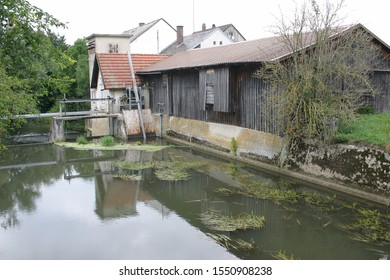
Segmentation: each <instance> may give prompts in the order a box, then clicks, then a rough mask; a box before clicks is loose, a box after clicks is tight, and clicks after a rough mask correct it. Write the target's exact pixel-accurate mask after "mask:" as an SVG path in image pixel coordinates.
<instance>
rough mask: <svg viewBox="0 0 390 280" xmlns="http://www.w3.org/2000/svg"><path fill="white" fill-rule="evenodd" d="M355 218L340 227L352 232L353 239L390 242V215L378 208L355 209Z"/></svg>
mask: <svg viewBox="0 0 390 280" xmlns="http://www.w3.org/2000/svg"><path fill="white" fill-rule="evenodd" d="M355 211H356V216H355V220H354V221H353V223H351V224H347V225H343V226H342V227H343V228H344V229H346V230H348V231H350V232H351V233H352V234H353V239H355V240H358V241H362V242H367V243H371V242H378V243H384V244H390V215H386V214H382V213H381V212H380V211H379V210H378V209H366V208H360V209H356V210H355Z"/></svg>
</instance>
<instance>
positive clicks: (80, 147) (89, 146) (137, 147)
mask: <svg viewBox="0 0 390 280" xmlns="http://www.w3.org/2000/svg"><path fill="white" fill-rule="evenodd" d="M55 144H56V145H58V146H61V147H65V148H73V149H76V150H103V151H104V150H108V151H114V150H137V151H147V152H158V151H161V150H163V149H166V148H170V147H171V146H158V145H132V144H126V143H117V144H115V145H114V146H108V147H104V146H102V145H101V144H96V143H88V144H78V143H74V142H55Z"/></svg>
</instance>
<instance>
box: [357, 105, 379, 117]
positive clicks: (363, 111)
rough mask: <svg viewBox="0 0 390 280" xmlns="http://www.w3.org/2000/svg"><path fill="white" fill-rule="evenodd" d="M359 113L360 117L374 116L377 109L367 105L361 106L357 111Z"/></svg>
mask: <svg viewBox="0 0 390 280" xmlns="http://www.w3.org/2000/svg"><path fill="white" fill-rule="evenodd" d="M357 113H358V114H359V115H372V114H375V108H374V107H372V106H367V105H364V106H360V107H359V108H358V109H357Z"/></svg>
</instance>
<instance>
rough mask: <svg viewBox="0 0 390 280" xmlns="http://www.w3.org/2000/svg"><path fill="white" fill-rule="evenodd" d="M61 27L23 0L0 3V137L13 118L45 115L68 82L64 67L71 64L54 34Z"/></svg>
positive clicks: (58, 22) (61, 25) (18, 121)
mask: <svg viewBox="0 0 390 280" xmlns="http://www.w3.org/2000/svg"><path fill="white" fill-rule="evenodd" d="M65 27H66V26H65V24H63V23H61V22H60V21H58V20H57V19H55V18H54V17H53V16H51V15H50V14H48V13H46V12H44V11H43V10H41V9H39V8H37V7H35V6H32V5H31V4H30V3H29V2H28V1H25V0H2V1H1V4H0V116H1V118H0V137H5V136H7V135H8V133H9V131H10V130H11V129H12V128H13V127H14V125H15V124H19V123H20V122H21V121H22V120H20V119H19V120H12V121H11V120H10V119H5V117H10V116H11V115H13V114H23V113H29V112H33V111H34V110H35V109H36V108H37V109H38V110H39V111H41V112H45V111H47V110H48V109H50V107H52V106H53V105H54V104H55V103H56V100H57V99H58V97H59V96H61V95H65V94H66V93H67V92H68V91H69V88H70V86H71V84H72V82H73V80H72V78H71V77H70V76H67V75H66V73H65V72H64V69H66V68H67V67H69V65H71V64H72V63H74V61H73V60H72V59H71V58H70V57H69V56H68V55H66V49H67V45H66V44H65V40H64V38H63V37H61V36H58V35H57V34H56V32H55V30H57V29H61V28H65Z"/></svg>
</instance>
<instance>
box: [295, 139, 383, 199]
mask: <svg viewBox="0 0 390 280" xmlns="http://www.w3.org/2000/svg"><path fill="white" fill-rule="evenodd" d="M289 165H290V167H292V168H294V167H295V168H298V169H299V170H301V171H304V172H305V173H308V174H311V175H315V176H323V177H325V178H328V179H337V180H339V181H341V182H344V183H355V184H357V185H359V186H362V187H366V188H369V189H371V190H372V191H375V192H377V191H384V192H387V193H390V156H389V154H388V153H387V152H386V151H385V150H384V149H383V150H381V149H377V148H369V147H359V146H354V145H340V144H338V145H331V146H326V147H317V146H310V145H300V146H299V147H297V148H296V149H294V151H293V154H292V155H290V157H289Z"/></svg>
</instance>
